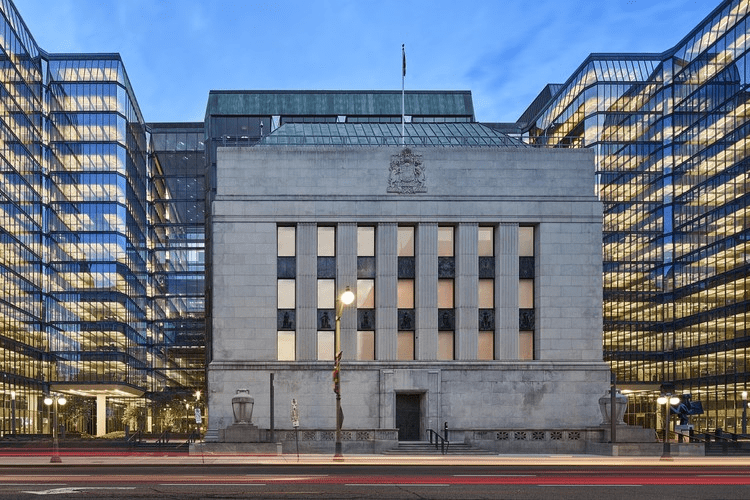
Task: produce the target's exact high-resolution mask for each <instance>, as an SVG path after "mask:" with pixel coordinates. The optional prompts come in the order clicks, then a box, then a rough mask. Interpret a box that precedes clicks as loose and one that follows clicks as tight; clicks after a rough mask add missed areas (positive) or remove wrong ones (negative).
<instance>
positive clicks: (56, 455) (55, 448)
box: [44, 396, 67, 464]
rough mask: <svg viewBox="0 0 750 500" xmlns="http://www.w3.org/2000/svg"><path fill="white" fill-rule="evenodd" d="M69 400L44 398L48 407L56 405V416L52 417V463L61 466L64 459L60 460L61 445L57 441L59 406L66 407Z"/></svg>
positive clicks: (56, 397) (58, 397)
mask: <svg viewBox="0 0 750 500" xmlns="http://www.w3.org/2000/svg"><path fill="white" fill-rule="evenodd" d="M66 402H67V400H66V399H65V398H64V397H63V396H52V397H50V396H47V397H46V398H44V404H46V405H47V406H50V405H52V404H54V406H55V407H54V411H55V413H54V415H53V417H52V458H50V460H49V461H50V463H53V464H59V463H61V462H62V459H61V458H60V444H59V442H58V440H57V405H58V404H59V405H60V406H65V403H66Z"/></svg>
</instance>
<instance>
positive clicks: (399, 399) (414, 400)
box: [396, 394, 420, 441]
mask: <svg viewBox="0 0 750 500" xmlns="http://www.w3.org/2000/svg"><path fill="white" fill-rule="evenodd" d="M419 400H420V395H419V394H396V427H397V428H398V440H399V441H419Z"/></svg>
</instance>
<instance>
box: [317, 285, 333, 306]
mask: <svg viewBox="0 0 750 500" xmlns="http://www.w3.org/2000/svg"><path fill="white" fill-rule="evenodd" d="M335 302H336V280H318V309H335V308H336V304H335Z"/></svg>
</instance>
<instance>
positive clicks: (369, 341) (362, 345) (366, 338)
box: [357, 331, 375, 361]
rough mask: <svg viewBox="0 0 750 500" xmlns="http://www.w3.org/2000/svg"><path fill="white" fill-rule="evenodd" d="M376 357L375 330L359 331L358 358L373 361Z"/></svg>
mask: <svg viewBox="0 0 750 500" xmlns="http://www.w3.org/2000/svg"><path fill="white" fill-rule="evenodd" d="M374 359H375V332H373V331H359V332H357V360H359V361H372V360H374Z"/></svg>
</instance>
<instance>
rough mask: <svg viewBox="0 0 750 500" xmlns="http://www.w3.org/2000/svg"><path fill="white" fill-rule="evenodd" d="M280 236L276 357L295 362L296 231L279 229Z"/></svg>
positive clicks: (277, 252) (280, 359)
mask: <svg viewBox="0 0 750 500" xmlns="http://www.w3.org/2000/svg"><path fill="white" fill-rule="evenodd" d="M276 234H277V248H276V254H277V277H278V279H277V282H276V304H277V305H276V307H277V320H276V331H277V334H276V339H277V342H276V356H277V359H278V360H279V361H294V360H295V359H296V324H295V323H296V321H295V319H296V314H295V313H296V310H295V308H296V293H297V286H296V284H297V282H296V280H295V278H296V255H297V249H296V245H297V241H296V239H297V238H296V228H294V227H288V226H279V227H278V228H277V231H276Z"/></svg>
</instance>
